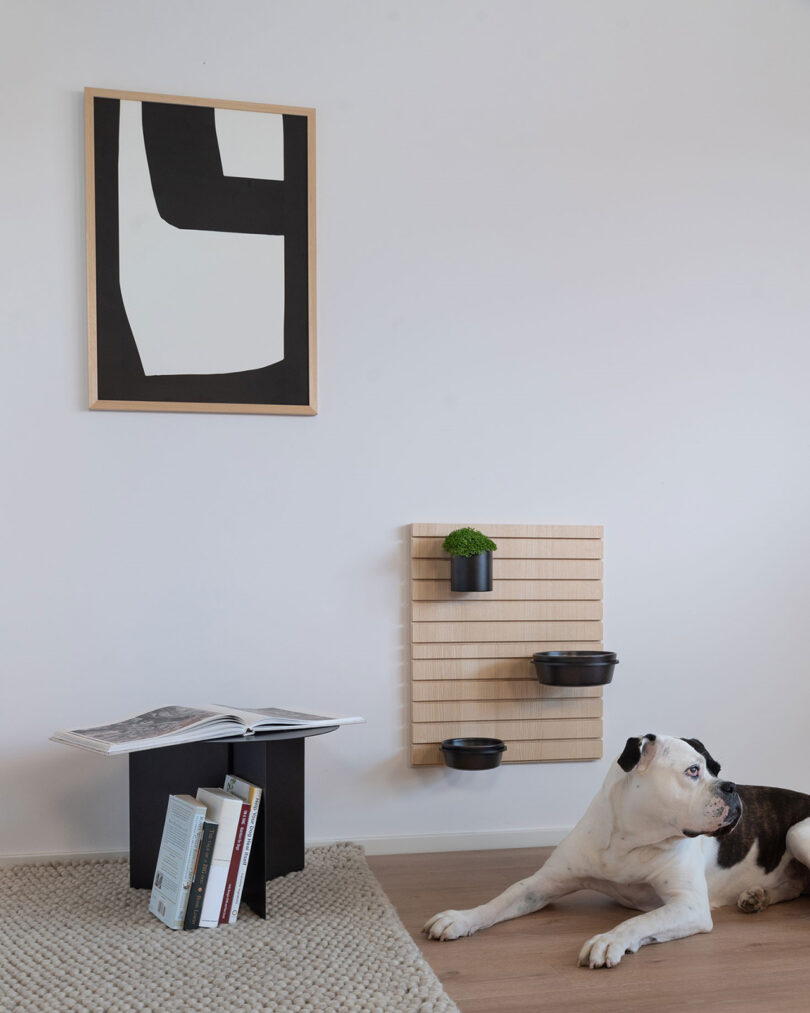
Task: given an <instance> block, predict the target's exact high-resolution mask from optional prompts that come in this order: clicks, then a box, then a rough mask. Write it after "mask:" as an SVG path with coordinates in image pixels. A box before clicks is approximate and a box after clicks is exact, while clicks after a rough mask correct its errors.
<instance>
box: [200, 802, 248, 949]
mask: <svg viewBox="0 0 810 1013" xmlns="http://www.w3.org/2000/svg"><path fill="white" fill-rule="evenodd" d="M224 796H226V793H225V792H223V791H222V790H221V789H219V792H218V793H217V791H216V790H209V789H207V788H200V789H199V790H198V791H197V798H198V799H199V801H200V802H203V803H204V804H205V805H206V806H207V807H208V815H209V817H210V818H212V819H216V820H217V821H218V822H219V830H218V831H217V838H216V841H215V843H214V853H213V855H212V856H211V868H210V871H209V873H208V884H207V886H206V888H205V896H204V897H203V905H202V913H201V914H200V928H205V929H215V928H216V927H217V925H219V912H220V910H221V908H222V898H223V896H224V894H225V887H226V885H227V882H228V871H229V869H230V867H231V856H232V854H233V844H234V840H235V839H236V831H237V828H238V826H239V817H240V815H241V813H242V800H241V799H240V798H236V796H233V795H232V796H230V797H224Z"/></svg>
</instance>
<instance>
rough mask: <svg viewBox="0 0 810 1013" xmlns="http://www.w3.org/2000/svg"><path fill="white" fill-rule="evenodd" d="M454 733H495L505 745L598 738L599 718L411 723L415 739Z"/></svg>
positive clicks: (447, 736)
mask: <svg viewBox="0 0 810 1013" xmlns="http://www.w3.org/2000/svg"><path fill="white" fill-rule="evenodd" d="M456 735H495V736H496V737H497V738H499V739H503V740H504V742H506V743H507V745H508V744H509V743H510V742H515V741H516V740H518V739H598V738H601V735H602V722H601V720H600V719H599V718H561V719H559V720H558V719H557V718H537V719H536V720H533V721H532V720H526V721H429V722H426V723H424V724H420V723H415V724H414V726H413V741H414V742H441V741H442V739H450V738H453V737H454V736H456Z"/></svg>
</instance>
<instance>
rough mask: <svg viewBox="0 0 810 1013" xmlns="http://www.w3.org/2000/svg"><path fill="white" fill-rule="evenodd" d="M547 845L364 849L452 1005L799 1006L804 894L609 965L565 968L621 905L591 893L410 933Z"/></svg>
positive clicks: (807, 956)
mask: <svg viewBox="0 0 810 1013" xmlns="http://www.w3.org/2000/svg"><path fill="white" fill-rule="evenodd" d="M549 850H550V849H548V848H521V849H515V850H508V851H468V852H445V853H442V854H431V855H377V856H371V857H369V860H368V861H369V865H370V866H371V868H372V869H373V871H374V873H375V875H376V876H377V878H378V879H379V881H380V883H381V884H382V886H383V889H384V890H385V892H386V894H387V895H388V896H389V897H390V899H391V901H392V902H393V904H394V906H395V907H396V909H397V912H398V913H399V916H400V918H401V919H402V921H403V922H404V924H405V926H406V928H407V929H408V930H409V932H410V933H411V935H412V936H413V938H414V939H415V940H416V942H417V943H418V945H419V946H420V948H421V950H422V953H423V954H424V955H425V958H426V959H427V961H428V962H429V963H430V965H431V967H432V968H433V969H434V971H435V972H436V974H437V976H438V977H439V979H440V980H441V982H442V984H443V985H444V988H445V990H446V991H447V993H448V994H449V995H450V997H451V998H452V999H454V1000H455V1002H456V1003H457V1004H458V1006H459V1008H460V1009H461V1011H462V1013H528V1011H531V1013H537V1011H548V1013H569V1011H570V1013H574V1011H576V1013H583V1011H587V1013H600V1011H610V1013H627V1011H633V1013H646V1011H650V1013H670V1011H675V1010H677V1011H678V1013H687V1011H697V1010H700V1011H701V1013H715V1011H718V1010H719V1011H723V1010H729V1011H731V1010H733V1011H735V1013H748V1011H752V1013H753V1011H756V1013H773V1011H791V1013H810V898H802V899H800V900H796V901H792V902H790V903H787V904H778V905H776V906H774V907H772V908H769V909H768V910H767V911H765V912H763V913H762V914H754V915H746V914H743V913H742V912H740V911H738V910H737V909H736V908H721V909H719V910H716V911H715V912H714V915H713V917H714V930H713V931H712V932H711V933H709V934H703V935H699V936H692V937H690V938H689V939H679V940H676V941H675V942H671V943H662V944H659V945H653V946H645V947H644V948H643V949H641V950H639V952H638V953H637V954H632V955H628V956H626V957H625V958H624V960H623V961H622V963H621V964H620V965H619V966H618V967H615V968H611V969H609V970H607V969H602V970H594V971H591V970H589V969H586V968H581V967H577V966H576V959H577V955H578V953H579V948H580V946H581V945H582V943H584V942H585V940H586V939H587V938H588V937H589V936H592V935H594V934H595V933H597V932H604V931H606V930H608V929H610V928H612V927H613V926H614V925H616V924H617V923H618V922H619V921H623V920H624V919H625V918H627V917H630V916H631V915H632V912H630V911H628V910H626V909H625V908H621V907H619V906H618V905H617V904H614V903H613V902H612V901H610V900H608V899H607V898H605V897H602V896H601V895H599V894H596V893H591V892H584V891H583V892H581V893H578V894H575V895H573V896H571V897H569V898H565V899H564V900H562V901H559V902H558V903H556V904H554V905H553V906H551V907H548V908H546V909H545V910H544V911H538V912H537V913H536V914H532V915H527V916H524V917H522V918H517V919H515V920H514V921H510V922H502V923H501V924H500V925H495V926H493V928H491V929H487V930H485V931H483V932H481V933H479V934H477V935H475V936H470V937H469V938H467V939H458V940H455V941H453V942H449V943H438V942H434V941H432V940H428V939H426V938H425V937H424V936H423V935H421V932H420V929H421V927H422V925H423V924H424V923H425V921H426V920H427V919H428V918H429V917H430V916H431V915H433V914H435V913H436V912H437V911H442V910H444V909H445V908H467V907H474V906H475V905H476V904H480V903H483V902H484V901H486V900H489V899H490V898H491V897H493V896H495V894H497V893H500V891H501V890H503V889H504V888H505V887H507V886H509V884H510V883H514V882H515V881H516V880H518V879H522V878H524V877H525V876H527V875H530V874H531V873H532V872H534V871H535V870H536V869H537V867H538V866H540V865H542V863H543V861H544V860H545V858H546V857H547V855H548V854H549Z"/></svg>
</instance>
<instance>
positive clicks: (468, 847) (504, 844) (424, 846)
mask: <svg viewBox="0 0 810 1013" xmlns="http://www.w3.org/2000/svg"><path fill="white" fill-rule="evenodd" d="M570 830H571V827H526V828H523V829H512V830H470V831H465V832H462V833H458V834H406V835H396V834H391V835H385V836H381V837H359V836H352V837H350V838H348V839H350V840H351V841H353V842H354V843H355V844H360V845H362V846H363V848H364V849H365V852H366V854H367V855H419V854H424V853H426V852H430V851H491V850H493V849H494V848H543V847H553V846H554V845H556V844H559V843H560V841H561V840H562V839H563V837H565V835H566V834H567V833H568V832H569V831H570ZM339 840H347V838H345V837H343V838H337V837H313V838H309V839H308V840H307V845H309V846H311V847H316V846H317V845H319V844H335V843H336V842H337V841H339ZM128 857H129V852H128V851H70V852H55V853H51V854H48V853H45V852H30V853H22V854H16V855H0V869H7V868H10V867H11V866H13V865H48V864H49V863H51V862H88V861H97V862H99V861H110V860H115V859H121V858H128Z"/></svg>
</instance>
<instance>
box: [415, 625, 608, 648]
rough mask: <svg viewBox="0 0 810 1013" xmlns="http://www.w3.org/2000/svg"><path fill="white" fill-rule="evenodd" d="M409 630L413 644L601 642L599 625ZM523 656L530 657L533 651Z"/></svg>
mask: <svg viewBox="0 0 810 1013" xmlns="http://www.w3.org/2000/svg"><path fill="white" fill-rule="evenodd" d="M412 630H413V642H414V643H415V644H447V643H450V644H459V643H467V644H477V643H493V644H496V643H498V642H499V641H501V640H507V641H511V642H515V641H528V642H530V643H534V641H536V640H545V639H548V640H601V639H602V624H601V623H599V622H576V623H575V622H571V623H565V622H538V623H413V624H412ZM538 649H539V648H538ZM526 653H527V654H528V655H529V656H531V655H532V654H533V653H534V652H533V651H527V652H526Z"/></svg>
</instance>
